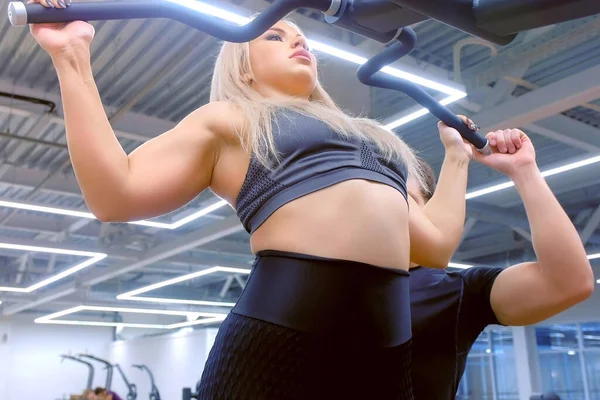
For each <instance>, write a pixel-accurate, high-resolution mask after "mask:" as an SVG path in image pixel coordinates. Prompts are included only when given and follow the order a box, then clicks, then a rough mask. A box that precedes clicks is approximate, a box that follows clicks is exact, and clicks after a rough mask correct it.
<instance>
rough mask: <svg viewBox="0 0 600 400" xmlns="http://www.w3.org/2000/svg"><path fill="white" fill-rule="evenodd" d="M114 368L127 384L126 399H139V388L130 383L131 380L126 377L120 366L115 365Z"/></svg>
mask: <svg viewBox="0 0 600 400" xmlns="http://www.w3.org/2000/svg"><path fill="white" fill-rule="evenodd" d="M114 367H115V368H116V369H117V371H119V375H121V378H122V379H123V382H125V386H127V397H126V399H127V400H136V399H137V386H136V385H135V384H134V383H131V382H129V380H128V379H127V377H126V376H125V373H124V372H123V370H122V369H121V366H120V365H119V364H115V365H114Z"/></svg>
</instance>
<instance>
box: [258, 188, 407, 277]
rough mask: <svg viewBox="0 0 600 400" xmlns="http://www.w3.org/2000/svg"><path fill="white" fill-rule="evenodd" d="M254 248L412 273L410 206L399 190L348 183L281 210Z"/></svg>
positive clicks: (263, 229) (268, 222)
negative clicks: (353, 262) (310, 255)
mask: <svg viewBox="0 0 600 400" xmlns="http://www.w3.org/2000/svg"><path fill="white" fill-rule="evenodd" d="M365 186H366V187H365ZM367 192H369V193H367ZM251 246H252V251H253V252H255V253H256V252H258V251H261V250H264V249H278V250H285V251H291V252H297V253H304V254H315V255H320V256H323V257H330V258H337V259H346V260H355V261H360V262H364V263H367V264H373V265H377V266H381V267H389V268H398V269H404V270H406V269H408V262H409V253H410V239H409V231H408V206H407V204H406V201H405V200H404V198H403V197H402V195H401V194H399V193H398V192H397V191H396V190H394V189H393V188H390V187H387V186H384V185H381V184H375V183H372V182H367V181H346V182H342V183H340V184H338V185H335V186H332V187H329V188H326V189H323V190H320V191H319V192H315V193H311V194H309V195H306V196H304V197H301V198H299V199H296V200H294V201H292V202H290V203H288V204H285V205H284V206H282V207H281V208H279V209H278V210H277V211H275V212H274V213H273V214H272V215H271V216H270V217H269V218H268V219H267V220H266V221H265V222H264V223H263V224H262V225H261V226H260V228H258V229H257V230H256V231H255V232H254V233H253V234H252V237H251Z"/></svg>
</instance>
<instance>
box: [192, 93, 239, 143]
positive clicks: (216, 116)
mask: <svg viewBox="0 0 600 400" xmlns="http://www.w3.org/2000/svg"><path fill="white" fill-rule="evenodd" d="M189 117H190V118H192V119H194V120H196V121H198V122H199V123H201V124H203V125H204V126H206V127H208V128H209V129H210V130H211V131H212V132H214V133H215V134H218V135H219V136H224V137H229V136H230V135H232V134H233V135H237V132H240V131H243V130H244V127H245V125H246V119H245V117H244V114H243V112H242V110H241V109H240V108H239V107H237V106H236V105H235V104H232V103H229V102H226V101H212V102H210V103H208V104H205V105H203V106H202V107H199V108H197V109H196V110H195V111H193V112H192V113H191V114H190V115H189Z"/></svg>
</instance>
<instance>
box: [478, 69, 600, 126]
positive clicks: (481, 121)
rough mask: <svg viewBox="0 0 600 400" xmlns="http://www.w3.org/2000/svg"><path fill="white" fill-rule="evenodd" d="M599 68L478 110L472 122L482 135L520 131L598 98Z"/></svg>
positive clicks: (599, 86)
mask: <svg viewBox="0 0 600 400" xmlns="http://www.w3.org/2000/svg"><path fill="white" fill-rule="evenodd" d="M598 76H600V65H597V66H595V67H592V68H589V69H587V70H585V71H582V72H579V73H577V74H574V75H571V76H569V77H567V78H564V79H562V80H560V81H557V82H554V83H551V84H549V85H546V86H543V87H540V88H539V89H537V90H534V91H532V92H529V93H526V94H524V95H522V96H519V97H514V98H512V99H511V100H509V101H507V102H505V103H502V104H500V105H498V106H496V107H492V108H489V109H487V110H482V111H481V112H480V113H478V114H477V116H476V117H475V121H476V122H477V124H478V125H479V126H481V127H482V128H483V129H482V130H483V131H485V132H488V131H493V130H497V129H504V128H506V127H523V126H526V125H529V124H531V123H533V122H536V121H539V120H541V119H544V118H548V117H550V116H552V115H555V114H558V113H561V112H563V111H566V110H569V109H571V108H574V107H577V106H578V105H580V104H583V103H587V102H590V101H593V100H596V99H598V98H600V81H599V80H598Z"/></svg>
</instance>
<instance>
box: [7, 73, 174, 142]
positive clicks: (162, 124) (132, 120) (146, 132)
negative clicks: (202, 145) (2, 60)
mask: <svg viewBox="0 0 600 400" xmlns="http://www.w3.org/2000/svg"><path fill="white" fill-rule="evenodd" d="M0 91H2V92H6V93H16V94H20V95H25V96H30V97H35V98H40V99H44V100H48V101H52V102H54V103H55V104H56V111H55V114H54V115H53V116H51V117H50V119H49V123H52V124H57V125H62V126H64V124H65V121H64V118H63V113H62V101H61V97H60V93H53V92H45V91H43V90H39V89H34V88H29V87H24V86H17V85H13V84H12V83H11V82H8V81H3V80H0ZM105 110H106V113H107V114H108V115H110V114H112V113H114V112H116V111H118V110H117V108H116V107H110V106H107V105H105ZM40 111H43V106H35V107H33V106H27V107H25V106H24V105H23V104H22V103H20V102H19V103H17V102H15V101H14V100H12V101H11V99H3V98H0V112H3V113H6V114H14V115H19V116H22V117H31V118H35V117H36V116H37V115H38V114H39V112H40ZM112 126H113V129H114V131H115V134H116V135H117V137H119V138H122V139H130V140H135V141H138V142H140V143H141V142H145V141H147V140H149V139H151V138H153V137H155V136H158V135H159V134H161V133H163V132H166V131H168V130H169V129H172V128H173V127H174V126H175V123H174V122H172V121H166V120H163V119H160V118H156V117H151V116H148V115H142V114H138V113H133V112H125V113H123V114H121V115H120V118H119V120H118V121H116V123H115V124H113V125H112Z"/></svg>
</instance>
